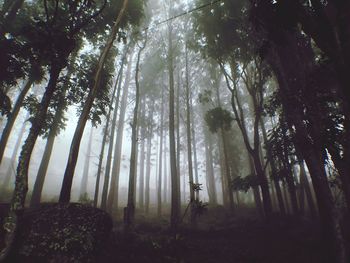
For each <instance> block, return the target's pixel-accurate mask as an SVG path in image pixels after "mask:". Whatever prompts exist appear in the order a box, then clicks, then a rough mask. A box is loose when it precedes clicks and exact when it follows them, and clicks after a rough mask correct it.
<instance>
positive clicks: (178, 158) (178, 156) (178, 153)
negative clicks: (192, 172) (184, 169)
mask: <svg viewBox="0 0 350 263" xmlns="http://www.w3.org/2000/svg"><path fill="white" fill-rule="evenodd" d="M180 82H181V79H180V72H179V71H178V72H177V88H176V95H175V96H176V110H175V111H176V113H175V114H176V117H175V118H176V120H175V121H176V124H175V125H176V126H175V127H176V171H177V185H178V198H179V206H180V207H179V215H180V213H181V212H180V211H181V190H182V189H181V166H180V161H181V141H180ZM182 191H183V194H186V193H185V189H183V190H182Z"/></svg>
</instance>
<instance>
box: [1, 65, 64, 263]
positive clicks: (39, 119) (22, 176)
mask: <svg viewBox="0 0 350 263" xmlns="http://www.w3.org/2000/svg"><path fill="white" fill-rule="evenodd" d="M62 68H63V66H62V65H60V64H59V63H57V64H55V65H54V63H52V65H51V67H50V80H49V83H48V85H47V88H46V90H45V93H44V95H43V97H42V99H41V102H40V104H39V109H38V112H37V114H36V116H35V117H34V118H33V119H32V121H31V122H32V126H31V128H30V130H29V134H28V135H27V138H26V140H25V142H24V144H23V146H22V150H21V153H20V156H19V159H18V166H17V172H16V181H15V189H14V192H13V196H12V200H11V204H10V211H9V214H8V216H7V217H6V218H5V222H6V227H5V230H6V233H5V238H4V240H6V242H5V246H4V248H3V249H2V251H1V252H0V261H2V260H3V259H4V258H6V256H7V255H8V252H9V249H10V248H11V246H12V244H13V241H14V237H15V234H16V230H17V227H18V216H19V214H20V213H21V211H23V209H24V203H25V199H26V195H27V191H28V168H29V162H30V158H31V155H32V152H33V149H34V145H35V142H36V140H37V138H38V137H39V134H40V132H41V130H42V126H43V123H44V122H45V120H46V116H47V110H48V108H49V104H50V100H51V99H52V97H53V94H54V91H55V89H56V84H57V80H58V76H59V74H60V72H61V70H62Z"/></svg>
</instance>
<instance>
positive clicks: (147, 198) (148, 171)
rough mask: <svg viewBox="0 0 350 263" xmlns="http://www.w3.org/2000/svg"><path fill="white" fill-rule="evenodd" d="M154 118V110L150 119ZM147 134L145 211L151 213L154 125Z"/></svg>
mask: <svg viewBox="0 0 350 263" xmlns="http://www.w3.org/2000/svg"><path fill="white" fill-rule="evenodd" d="M152 118H153V112H151V113H150V119H152ZM148 129H149V130H148V134H147V157H146V178H145V212H146V214H148V213H149V205H150V189H149V187H150V177H151V156H152V133H153V127H152V126H151V127H148Z"/></svg>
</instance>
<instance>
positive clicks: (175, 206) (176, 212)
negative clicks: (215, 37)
mask: <svg viewBox="0 0 350 263" xmlns="http://www.w3.org/2000/svg"><path fill="white" fill-rule="evenodd" d="M172 34H173V32H172V25H171V23H168V71H169V148H170V175H171V215H170V228H171V230H172V231H173V232H176V230H177V226H178V223H179V216H180V202H179V198H180V196H179V188H180V187H179V180H178V179H179V178H178V171H177V168H178V167H177V162H176V145H175V118H174V115H175V110H174V109H175V107H174V101H175V92H174V61H173V43H172V41H173V40H172ZM177 150H178V151H179V149H177Z"/></svg>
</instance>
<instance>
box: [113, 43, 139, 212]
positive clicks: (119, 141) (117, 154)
mask: <svg viewBox="0 0 350 263" xmlns="http://www.w3.org/2000/svg"><path fill="white" fill-rule="evenodd" d="M132 61H133V48H131V53H130V55H129V62H128V67H127V69H126V74H125V75H126V76H125V82H124V87H123V91H124V92H123V96H122V99H121V102H120V113H119V121H118V129H117V138H116V141H115V147H114V160H113V167H112V176H111V183H110V188H109V192H108V197H107V212H109V213H111V212H112V209H113V204H115V206H116V207H117V208H118V190H119V173H120V163H121V152H122V146H123V134H124V123H125V113H126V106H127V102H128V95H129V86H130V76H131V66H132Z"/></svg>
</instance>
